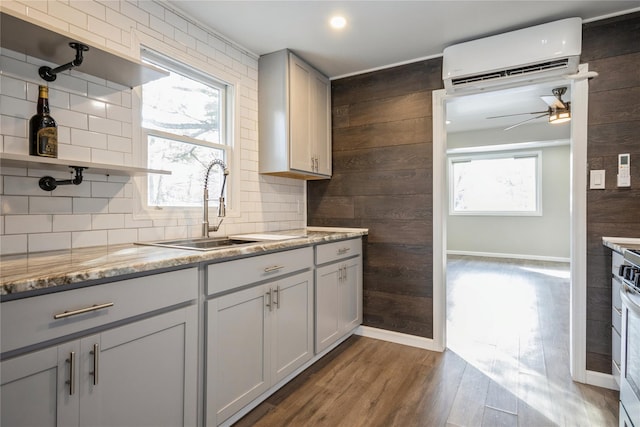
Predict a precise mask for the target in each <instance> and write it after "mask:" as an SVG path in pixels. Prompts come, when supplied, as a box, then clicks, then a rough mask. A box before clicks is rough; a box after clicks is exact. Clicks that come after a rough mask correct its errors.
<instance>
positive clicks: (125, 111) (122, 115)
mask: <svg viewBox="0 0 640 427" xmlns="http://www.w3.org/2000/svg"><path fill="white" fill-rule="evenodd" d="M107 118H108V119H111V120H117V121H119V122H123V123H131V120H132V118H133V114H132V112H131V108H126V107H121V106H119V105H113V104H107Z"/></svg>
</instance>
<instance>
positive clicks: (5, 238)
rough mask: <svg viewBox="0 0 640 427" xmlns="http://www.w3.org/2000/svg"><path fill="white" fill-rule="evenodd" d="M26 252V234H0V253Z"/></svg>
mask: <svg viewBox="0 0 640 427" xmlns="http://www.w3.org/2000/svg"><path fill="white" fill-rule="evenodd" d="M26 252H27V235H26V234H13V235H12V234H9V235H7V234H5V235H2V236H0V255H11V254H23V253H26Z"/></svg>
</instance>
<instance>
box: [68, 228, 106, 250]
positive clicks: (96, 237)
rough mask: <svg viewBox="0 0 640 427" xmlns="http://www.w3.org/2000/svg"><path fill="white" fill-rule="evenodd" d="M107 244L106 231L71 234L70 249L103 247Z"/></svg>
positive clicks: (75, 232)
mask: <svg viewBox="0 0 640 427" xmlns="http://www.w3.org/2000/svg"><path fill="white" fill-rule="evenodd" d="M107 243H108V240H107V230H96V231H72V232H71V247H73V248H85V247H88V246H103V245H106V244H107Z"/></svg>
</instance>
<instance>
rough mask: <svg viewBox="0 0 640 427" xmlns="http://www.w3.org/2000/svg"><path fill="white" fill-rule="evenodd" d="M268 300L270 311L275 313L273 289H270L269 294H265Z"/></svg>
mask: <svg viewBox="0 0 640 427" xmlns="http://www.w3.org/2000/svg"><path fill="white" fill-rule="evenodd" d="M265 296H266V299H267V307H269V311H273V305H272V301H273V294H272V289H271V288H269V292H267V293H266V294H265Z"/></svg>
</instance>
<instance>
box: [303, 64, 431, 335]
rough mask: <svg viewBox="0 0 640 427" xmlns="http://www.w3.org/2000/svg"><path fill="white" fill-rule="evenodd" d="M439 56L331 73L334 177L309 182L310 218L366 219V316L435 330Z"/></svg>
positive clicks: (381, 323) (397, 327)
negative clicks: (434, 103)
mask: <svg viewBox="0 0 640 427" xmlns="http://www.w3.org/2000/svg"><path fill="white" fill-rule="evenodd" d="M441 63H442V61H441V60H440V59H434V60H428V61H421V62H416V63H412V64H409V65H404V66H399V67H395V68H390V69H386V70H383V71H377V72H372V73H367V74H362V75H358V76H354V77H347V78H344V79H340V80H337V81H333V82H332V94H331V95H332V107H333V108H332V119H333V177H332V178H331V180H328V181H310V182H309V183H308V187H307V189H308V224H309V225H327V226H342V227H366V228H369V236H368V238H367V240H366V245H365V255H364V283H365V285H364V324H365V325H369V326H374V327H377V328H382V329H387V330H392V331H397V332H403V333H407V334H413V335H418V336H422V337H432V336H433V314H432V313H433V311H432V290H433V281H432V251H431V248H432V246H433V239H432V232H431V230H432V151H433V149H432V144H431V141H432V130H431V129H432V117H431V92H432V90H434V89H440V88H442V87H443V86H442V78H441V75H442V68H441Z"/></svg>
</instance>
